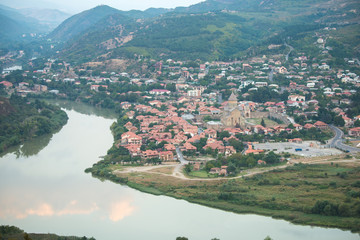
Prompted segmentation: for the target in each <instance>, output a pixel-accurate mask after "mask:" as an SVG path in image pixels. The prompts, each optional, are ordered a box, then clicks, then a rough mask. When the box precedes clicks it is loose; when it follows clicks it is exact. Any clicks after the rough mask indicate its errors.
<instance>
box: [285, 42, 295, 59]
mask: <svg viewBox="0 0 360 240" xmlns="http://www.w3.org/2000/svg"><path fill="white" fill-rule="evenodd" d="M285 46H287V47H289V48H290V51H289V52H288V54H286V56H285V60H286V61H285V62H287V61H288V60H289V55H290V53H291V52H292V51H293V50H294V48H293V47H292V46H290V45H289V44H287V43H285Z"/></svg>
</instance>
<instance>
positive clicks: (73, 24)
mask: <svg viewBox="0 0 360 240" xmlns="http://www.w3.org/2000/svg"><path fill="white" fill-rule="evenodd" d="M119 12H120V11H119V10H117V9H115V8H111V7H109V6H105V5H101V6H98V7H95V8H92V9H90V10H87V11H84V12H81V13H79V14H76V15H74V16H72V17H70V18H68V19H66V20H65V21H64V22H63V23H61V24H60V25H59V26H58V27H57V28H56V29H55V30H54V31H52V32H51V33H50V34H49V35H48V37H49V38H51V39H54V40H57V41H68V40H70V39H71V38H73V37H75V36H77V35H78V34H81V33H82V32H84V31H86V30H87V29H89V28H91V27H92V26H94V25H95V24H96V23H98V22H99V21H100V20H101V19H102V18H104V17H106V16H109V15H113V14H116V13H119Z"/></svg>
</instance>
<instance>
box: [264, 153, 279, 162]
mask: <svg viewBox="0 0 360 240" xmlns="http://www.w3.org/2000/svg"><path fill="white" fill-rule="evenodd" d="M264 161H265V162H266V163H268V164H274V163H278V162H279V155H277V154H275V153H274V152H273V151H271V152H269V153H268V154H267V155H266V156H265V158H264Z"/></svg>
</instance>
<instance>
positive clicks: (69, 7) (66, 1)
mask: <svg viewBox="0 0 360 240" xmlns="http://www.w3.org/2000/svg"><path fill="white" fill-rule="evenodd" d="M202 1H203V0H0V4H4V5H8V6H10V7H13V8H56V9H60V10H63V11H66V12H69V13H78V12H81V11H84V10H87V9H90V8H93V7H96V6H98V5H101V4H105V5H109V6H111V7H113V8H117V9H119V10H131V9H137V10H145V9H148V8H150V7H155V8H159V7H162V8H174V7H180V6H190V5H192V4H196V3H199V2H202Z"/></svg>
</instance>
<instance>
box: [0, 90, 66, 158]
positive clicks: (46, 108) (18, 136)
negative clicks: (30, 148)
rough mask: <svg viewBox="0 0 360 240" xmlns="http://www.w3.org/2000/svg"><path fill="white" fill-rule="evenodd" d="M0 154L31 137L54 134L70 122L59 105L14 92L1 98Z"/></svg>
mask: <svg viewBox="0 0 360 240" xmlns="http://www.w3.org/2000/svg"><path fill="white" fill-rule="evenodd" d="M0 105H1V107H0V153H2V152H4V151H6V150H7V149H9V147H12V146H16V145H19V144H22V143H24V142H26V141H28V140H30V139H33V138H37V137H41V136H44V135H49V134H53V133H55V132H57V131H59V130H60V129H61V128H62V127H63V126H64V125H65V124H66V123H67V121H68V116H67V115H66V113H65V112H64V111H63V110H61V109H60V107H57V106H54V105H50V104H47V103H45V102H42V101H39V100H35V101H34V102H31V101H29V99H27V98H22V97H20V96H16V95H12V96H11V97H10V98H5V97H0Z"/></svg>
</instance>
